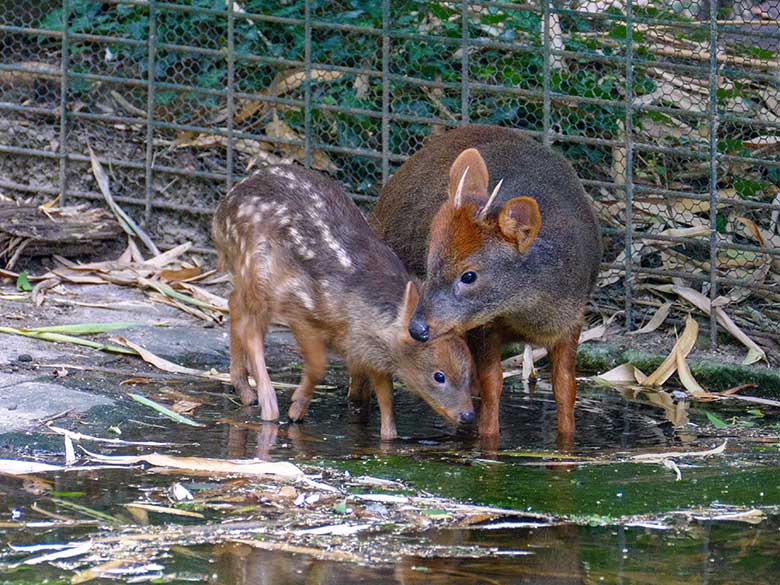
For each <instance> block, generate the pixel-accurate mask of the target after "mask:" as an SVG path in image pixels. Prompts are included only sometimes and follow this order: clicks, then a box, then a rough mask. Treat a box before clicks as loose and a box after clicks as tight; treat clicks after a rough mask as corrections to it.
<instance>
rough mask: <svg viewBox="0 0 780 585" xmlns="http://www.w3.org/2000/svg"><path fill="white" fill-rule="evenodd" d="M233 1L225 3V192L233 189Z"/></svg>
mask: <svg viewBox="0 0 780 585" xmlns="http://www.w3.org/2000/svg"><path fill="white" fill-rule="evenodd" d="M234 26H235V14H234V5H233V0H228V2H227V30H228V42H227V66H228V69H227V152H226V154H225V167H226V168H225V192H226V193H229V192H230V189H232V188H233V116H234V111H235V80H236V50H235V49H236V47H235V30H234Z"/></svg>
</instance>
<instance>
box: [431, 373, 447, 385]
mask: <svg viewBox="0 0 780 585" xmlns="http://www.w3.org/2000/svg"><path fill="white" fill-rule="evenodd" d="M433 380H434V381H435V382H436V383H437V384H444V382H445V381H446V380H447V378H445V377H444V373H443V372H434V373H433Z"/></svg>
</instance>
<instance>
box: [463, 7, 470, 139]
mask: <svg viewBox="0 0 780 585" xmlns="http://www.w3.org/2000/svg"><path fill="white" fill-rule="evenodd" d="M460 17H461V34H460V50H461V56H460V74H461V80H460V120H461V123H462V124H468V123H469V122H470V121H471V116H470V114H469V3H468V1H467V0H462V2H461V4H460Z"/></svg>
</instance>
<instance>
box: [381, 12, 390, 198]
mask: <svg viewBox="0 0 780 585" xmlns="http://www.w3.org/2000/svg"><path fill="white" fill-rule="evenodd" d="M389 178H390V0H382V185H384V184H385V183H387V180H388V179H389Z"/></svg>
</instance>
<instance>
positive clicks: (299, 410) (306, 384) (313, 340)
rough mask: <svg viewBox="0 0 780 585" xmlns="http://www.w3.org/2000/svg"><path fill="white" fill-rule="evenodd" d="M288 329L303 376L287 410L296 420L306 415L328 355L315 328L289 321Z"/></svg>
mask: <svg viewBox="0 0 780 585" xmlns="http://www.w3.org/2000/svg"><path fill="white" fill-rule="evenodd" d="M290 329H291V330H292V333H293V336H294V337H295V341H296V342H297V343H298V348H299V349H300V352H301V357H302V358H303V377H302V378H301V383H300V384H299V385H298V387H297V388H296V389H295V393H294V394H293V395H292V403H291V404H290V409H289V410H288V411H287V415H288V416H289V417H290V420H295V421H298V420H303V417H304V416H306V413H307V412H308V410H309V403H310V402H311V397H312V395H313V394H314V387H315V386H316V385H317V383H318V382H319V381H320V380H322V377H323V376H324V375H325V368H326V366H327V365H328V355H327V349H326V347H325V342H324V341H323V339H322V337H321V336H320V334H319V333H318V332H317V331H316V330H314V329H312V328H311V327H308V326H306V325H304V324H300V323H290Z"/></svg>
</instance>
